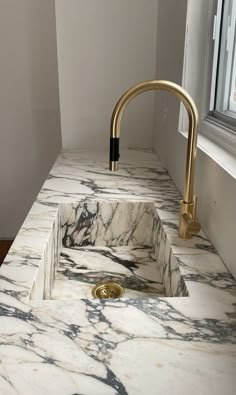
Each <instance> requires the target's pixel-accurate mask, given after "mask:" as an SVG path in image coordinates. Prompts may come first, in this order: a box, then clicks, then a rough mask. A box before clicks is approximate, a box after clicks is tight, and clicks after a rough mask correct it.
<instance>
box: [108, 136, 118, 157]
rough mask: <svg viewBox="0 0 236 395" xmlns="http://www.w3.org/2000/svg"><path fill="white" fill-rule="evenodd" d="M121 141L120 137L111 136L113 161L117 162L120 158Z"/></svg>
mask: <svg viewBox="0 0 236 395" xmlns="http://www.w3.org/2000/svg"><path fill="white" fill-rule="evenodd" d="M119 142H120V139H119V137H111V138H110V161H112V162H117V161H118V160H119V158H120V153H119V151H120V150H119Z"/></svg>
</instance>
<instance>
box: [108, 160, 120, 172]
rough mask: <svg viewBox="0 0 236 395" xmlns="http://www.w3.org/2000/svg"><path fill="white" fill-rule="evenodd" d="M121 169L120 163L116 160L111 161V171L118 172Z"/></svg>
mask: <svg viewBox="0 0 236 395" xmlns="http://www.w3.org/2000/svg"><path fill="white" fill-rule="evenodd" d="M118 169H119V161H118V160H117V161H115V160H110V163H109V170H111V171H117V170H118Z"/></svg>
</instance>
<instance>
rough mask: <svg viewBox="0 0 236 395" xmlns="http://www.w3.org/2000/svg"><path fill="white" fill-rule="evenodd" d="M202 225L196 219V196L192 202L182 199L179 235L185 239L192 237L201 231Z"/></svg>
mask: <svg viewBox="0 0 236 395" xmlns="http://www.w3.org/2000/svg"><path fill="white" fill-rule="evenodd" d="M200 230H201V225H200V224H199V222H197V221H196V197H194V201H193V202H192V203H186V202H184V200H181V201H180V219H179V237H180V238H181V239H183V240H188V239H192V237H193V236H194V235H196V234H197V233H199V232H200Z"/></svg>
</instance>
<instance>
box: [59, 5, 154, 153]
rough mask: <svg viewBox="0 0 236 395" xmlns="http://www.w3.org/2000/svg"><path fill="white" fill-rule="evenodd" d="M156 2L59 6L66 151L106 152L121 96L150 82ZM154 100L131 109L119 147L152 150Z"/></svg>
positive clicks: (132, 105) (150, 96) (144, 99)
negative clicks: (69, 148) (148, 80)
mask: <svg viewBox="0 0 236 395" xmlns="http://www.w3.org/2000/svg"><path fill="white" fill-rule="evenodd" d="M157 2H158V0H145V1H143V0H119V1H117V0H99V1H95V0H70V1H65V0H56V25H57V45H58V70H59V91H60V107H61V126H62V142H63V146H64V147H66V148H68V147H83V148H84V147H85V148H98V149H100V148H103V149H104V148H106V149H107V147H108V143H109V126H110V117H111V113H112V110H113V107H114V105H115V103H116V101H117V100H118V99H119V97H120V95H121V94H122V93H123V92H124V91H125V90H127V89H128V88H129V87H130V86H132V85H133V84H135V83H137V82H139V81H142V80H145V79H152V78H154V76H155V63H156V54H155V48H156V24H157ZM153 106H154V95H153V94H152V93H150V92H149V93H147V94H144V95H142V96H141V97H138V98H136V99H135V101H134V102H133V103H130V105H129V107H128V108H127V111H126V113H125V115H124V119H123V124H122V137H121V144H122V145H123V146H126V147H127V146H128V147H131V146H132V147H151V146H152V131H153V117H154V112H153Z"/></svg>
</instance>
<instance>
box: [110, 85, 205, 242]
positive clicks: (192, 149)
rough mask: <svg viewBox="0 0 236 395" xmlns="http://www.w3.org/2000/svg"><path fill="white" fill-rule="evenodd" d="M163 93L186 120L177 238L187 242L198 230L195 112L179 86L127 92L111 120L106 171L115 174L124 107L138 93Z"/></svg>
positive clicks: (188, 97) (137, 88) (161, 86)
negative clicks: (182, 108) (178, 103)
mask: <svg viewBox="0 0 236 395" xmlns="http://www.w3.org/2000/svg"><path fill="white" fill-rule="evenodd" d="M149 90H164V91H167V92H170V93H173V94H174V95H175V96H177V97H178V98H179V99H180V100H181V101H182V103H183V104H184V106H185V108H186V110H187V113H188V118H189V128H188V146H187V158H186V171H185V184H184V196H183V200H181V202H180V220H179V236H180V237H181V239H191V238H192V237H193V235H194V234H196V233H198V232H199V231H200V229H201V226H200V224H199V223H198V222H197V221H196V207H197V196H193V184H194V165H195V159H196V153H197V125H198V111H197V108H196V105H195V103H194V101H193V99H192V98H191V96H190V95H189V94H188V93H187V92H186V90H185V89H183V88H182V87H181V86H179V85H177V84H175V83H174V82H170V81H162V80H150V81H144V82H140V83H139V84H137V85H135V86H133V87H132V88H130V89H129V90H127V91H126V92H125V93H124V94H123V95H122V96H121V98H120V99H119V100H118V102H117V104H116V106H115V108H114V110H113V113H112V117H111V138H110V170H112V171H116V170H118V162H119V157H120V154H119V140H120V124H121V118H122V114H123V112H124V109H125V108H126V106H127V104H128V103H129V102H130V101H131V100H132V99H134V97H136V96H137V95H139V94H140V93H142V92H146V91H149Z"/></svg>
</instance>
